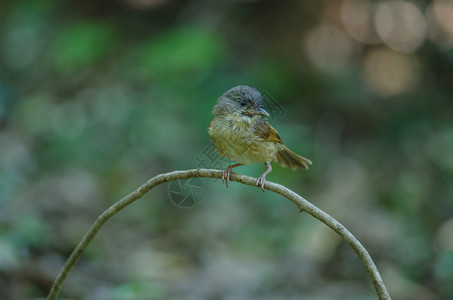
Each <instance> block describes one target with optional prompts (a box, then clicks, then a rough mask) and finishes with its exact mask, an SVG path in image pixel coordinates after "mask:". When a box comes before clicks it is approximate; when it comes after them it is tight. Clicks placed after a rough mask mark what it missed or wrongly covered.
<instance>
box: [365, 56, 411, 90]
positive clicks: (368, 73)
mask: <svg viewBox="0 0 453 300" xmlns="http://www.w3.org/2000/svg"><path fill="white" fill-rule="evenodd" d="M418 66H419V63H418V61H417V60H416V58H415V57H413V56H412V55H410V54H402V53H398V52H395V51H392V50H389V49H378V50H374V51H370V52H369V53H368V54H367V55H366V57H365V61H364V71H365V77H366V80H367V82H368V84H369V86H370V87H371V89H372V90H374V91H375V92H376V93H378V94H380V95H382V96H387V97H390V96H395V95H398V94H401V93H405V92H408V91H410V90H411V89H413V88H414V86H415V85H416V84H417V82H418V81H419V77H420V74H419V68H418Z"/></svg>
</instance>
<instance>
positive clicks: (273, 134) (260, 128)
mask: <svg viewBox="0 0 453 300" xmlns="http://www.w3.org/2000/svg"><path fill="white" fill-rule="evenodd" d="M252 130H253V131H254V133H255V134H256V135H257V136H259V137H261V138H263V139H264V140H266V141H268V142H277V143H281V142H282V139H281V138H280V136H279V135H278V132H277V130H275V129H274V128H273V127H272V126H271V125H269V123H267V121H266V120H264V119H261V118H259V119H257V120H256V121H255V124H254V126H253V128H252Z"/></svg>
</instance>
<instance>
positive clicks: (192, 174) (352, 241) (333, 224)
mask: <svg viewBox="0 0 453 300" xmlns="http://www.w3.org/2000/svg"><path fill="white" fill-rule="evenodd" d="M222 174H223V171H219V170H213V169H193V170H186V171H174V172H170V173H165V174H160V175H157V176H155V177H153V178H151V179H150V180H148V181H147V182H146V183H145V184H143V185H142V186H140V187H139V188H138V189H137V190H135V191H134V192H132V193H130V194H129V195H127V196H125V197H124V198H123V199H121V200H119V201H118V202H116V203H115V204H113V205H112V206H111V207H110V208H108V209H107V210H106V211H104V212H103V213H102V214H101V215H100V216H99V217H98V218H97V219H96V221H95V222H94V223H93V224H92V225H91V227H90V229H89V230H88V232H87V233H86V234H85V236H84V237H83V238H82V240H81V241H80V242H79V244H78V245H77V247H76V248H75V249H74V251H73V252H72V254H71V256H70V257H69V259H68V260H67V261H66V263H65V265H64V266H63V269H62V270H61V271H60V273H59V274H58V276H57V278H56V279H55V282H54V283H53V285H52V288H51V290H50V292H49V295H48V296H47V299H48V300H54V299H56V298H57V296H58V293H59V292H60V290H61V286H62V284H63V282H64V280H65V279H66V277H67V276H68V274H69V272H70V271H71V269H72V268H73V267H74V265H75V264H76V262H77V261H78V259H79V258H80V256H81V255H82V253H83V251H84V250H85V248H86V247H87V246H88V245H89V243H90V242H91V240H92V239H93V238H94V236H95V235H96V233H97V232H98V231H99V229H100V228H101V227H102V225H103V224H104V223H105V222H106V221H107V220H108V219H110V218H111V217H112V216H113V215H115V214H116V213H117V212H119V211H120V210H122V209H123V208H125V207H126V206H128V205H129V204H131V203H132V202H134V201H135V200H137V199H139V198H141V197H142V196H143V195H144V194H145V193H147V192H148V191H149V190H151V189H152V188H153V187H155V186H157V185H159V184H161V183H165V182H169V181H173V180H177V179H180V180H181V179H189V178H201V177H205V178H221V177H222ZM230 179H231V180H232V181H236V182H239V183H242V184H246V185H251V186H255V183H256V178H253V177H250V176H245V175H241V174H236V173H231V177H230ZM264 187H265V188H266V189H267V190H269V191H272V192H275V193H277V194H280V195H282V196H284V197H286V198H288V199H289V200H291V201H292V202H294V203H295V204H296V205H297V207H298V208H299V210H300V211H301V212H302V211H303V212H306V213H309V214H310V215H312V216H313V217H315V218H316V219H318V220H320V221H321V222H323V223H324V224H326V225H327V226H329V227H330V228H331V229H332V230H333V231H335V232H336V233H337V234H338V235H339V236H340V237H342V238H343V239H344V240H345V241H346V242H347V243H348V244H349V245H350V246H351V248H352V249H353V250H354V251H355V252H356V253H357V255H358V256H359V258H360V260H361V261H362V264H363V265H364V266H365V268H366V270H367V271H368V274H369V276H370V278H371V281H372V282H373V285H374V288H375V289H376V293H377V295H378V297H379V299H380V300H384V299H385V300H388V299H391V298H390V295H389V293H388V291H387V289H386V287H385V285H384V282H383V281H382V278H381V275H380V274H379V271H378V269H377V268H376V265H375V264H374V262H373V260H372V258H371V256H370V255H369V254H368V252H367V250H366V249H365V248H364V247H363V246H362V244H361V243H360V242H359V241H358V240H357V239H356V238H355V237H354V236H353V235H352V233H350V232H349V231H348V230H347V229H346V227H344V226H343V225H342V224H340V223H339V222H338V221H336V220H335V219H334V218H332V217H331V216H329V215H328V214H327V213H325V212H324V211H322V210H321V209H319V208H318V207H316V206H314V205H313V204H312V203H310V202H309V201H307V200H305V199H304V198H303V197H301V196H299V195H298V194H296V193H295V192H293V191H291V190H290V189H288V188H286V187H284V186H282V185H280V184H277V183H273V182H269V181H266V183H265V185H264Z"/></svg>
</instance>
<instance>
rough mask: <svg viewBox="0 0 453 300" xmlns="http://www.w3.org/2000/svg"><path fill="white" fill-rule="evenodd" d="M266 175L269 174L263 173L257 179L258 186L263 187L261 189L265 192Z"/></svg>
mask: <svg viewBox="0 0 453 300" xmlns="http://www.w3.org/2000/svg"><path fill="white" fill-rule="evenodd" d="M266 175H267V174H263V175H261V176H260V177H258V180H257V181H256V186H259V187H261V190H262V191H263V192H264V191H265V190H264V184H265V183H266Z"/></svg>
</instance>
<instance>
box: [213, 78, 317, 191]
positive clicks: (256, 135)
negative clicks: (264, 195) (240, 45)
mask: <svg viewBox="0 0 453 300" xmlns="http://www.w3.org/2000/svg"><path fill="white" fill-rule="evenodd" d="M262 102H263V100H262V96H261V93H260V92H259V91H258V90H257V89H255V88H253V87H250V86H247V85H239V86H236V87H233V88H231V89H230V90H228V91H226V92H225V93H224V94H223V95H222V96H220V97H219V98H218V100H217V103H216V104H215V105H214V108H213V109H212V113H213V114H214V118H213V119H212V120H211V122H210V123H209V126H208V134H209V137H210V139H211V140H212V142H213V144H214V146H215V148H216V150H217V152H218V153H219V154H220V155H221V156H223V157H226V158H228V159H231V160H233V161H234V162H236V164H232V165H229V166H228V167H227V168H226V169H225V170H224V171H223V175H222V182H223V183H224V184H225V185H226V187H227V188H228V181H229V180H230V174H231V172H232V170H233V168H236V167H239V166H242V165H246V164H254V163H264V165H265V167H266V170H265V171H264V173H263V174H262V175H261V176H260V177H259V178H258V179H257V181H256V186H260V187H261V190H262V191H263V192H264V191H265V189H264V184H265V182H266V176H267V175H268V174H269V173H270V172H271V171H272V166H271V162H272V161H274V162H277V163H278V164H279V165H281V166H283V167H289V168H291V169H292V170H295V169H297V168H302V169H307V170H308V166H309V165H311V164H312V162H311V160H309V159H307V158H305V157H302V156H300V155H298V154H296V153H294V152H293V151H291V150H289V149H288V147H286V146H285V145H284V144H283V142H282V139H281V138H280V136H279V134H278V132H277V131H276V130H275V129H274V128H273V127H272V126H271V125H270V124H269V123H268V122H267V121H266V120H265V119H264V117H269V113H268V112H267V111H266V110H264V109H263V107H262Z"/></svg>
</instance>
